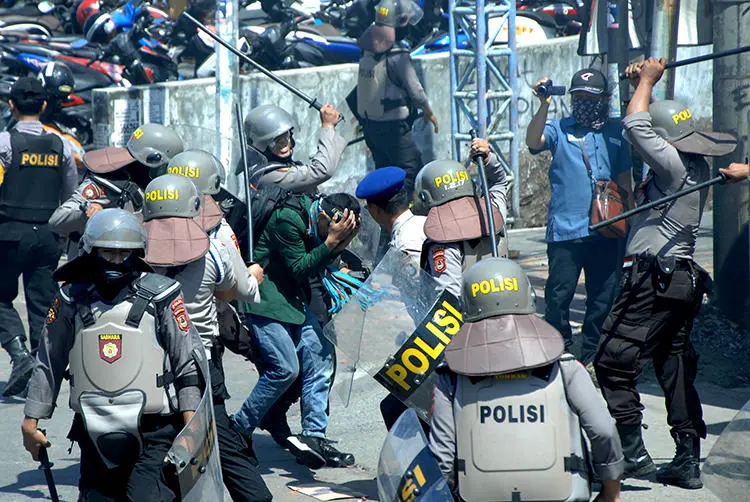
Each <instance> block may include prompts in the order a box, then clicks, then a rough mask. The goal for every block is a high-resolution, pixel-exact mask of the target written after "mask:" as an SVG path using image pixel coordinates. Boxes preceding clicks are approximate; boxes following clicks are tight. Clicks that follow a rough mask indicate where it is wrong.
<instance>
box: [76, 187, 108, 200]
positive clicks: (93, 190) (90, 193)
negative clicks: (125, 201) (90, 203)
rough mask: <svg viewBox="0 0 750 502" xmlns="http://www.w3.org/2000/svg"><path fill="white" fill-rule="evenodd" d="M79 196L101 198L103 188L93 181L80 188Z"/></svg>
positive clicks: (87, 198) (91, 198) (92, 198)
mask: <svg viewBox="0 0 750 502" xmlns="http://www.w3.org/2000/svg"><path fill="white" fill-rule="evenodd" d="M81 196H83V198H84V199H86V200H96V199H101V198H102V197H103V196H104V190H102V189H101V188H100V187H99V186H98V185H97V184H95V183H89V184H88V185H86V186H85V187H83V190H81Z"/></svg>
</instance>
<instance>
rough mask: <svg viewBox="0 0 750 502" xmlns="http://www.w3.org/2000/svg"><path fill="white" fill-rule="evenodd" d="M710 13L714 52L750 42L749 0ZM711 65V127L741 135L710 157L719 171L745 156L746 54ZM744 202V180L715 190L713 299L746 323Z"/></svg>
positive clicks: (748, 273)
mask: <svg viewBox="0 0 750 502" xmlns="http://www.w3.org/2000/svg"><path fill="white" fill-rule="evenodd" d="M713 15H714V19H713V26H714V49H715V50H717V51H719V52H722V51H724V50H726V49H734V48H736V47H737V46H738V45H740V46H745V45H750V32H749V31H748V29H747V26H748V24H750V1H736V2H731V3H730V2H713ZM713 66H714V68H713V72H714V73H713V75H714V78H713V86H714V99H713V109H714V110H715V111H714V115H713V128H714V130H717V131H732V132H734V133H736V136H737V137H738V138H740V141H739V144H738V145H737V149H736V150H735V151H734V152H733V153H731V154H730V155H727V156H726V157H721V158H717V159H716V160H714V168H717V169H718V168H720V167H726V166H727V165H729V164H730V163H731V162H742V161H743V160H744V159H745V156H746V155H747V154H748V144H747V138H748V137H749V136H750V125H749V123H748V112H750V106H748V104H747V100H746V99H743V96H744V89H746V88H747V68H750V54H747V53H745V54H743V55H736V56H733V57H726V58H721V59H715V60H714V65H713ZM749 203H750V195H749V194H748V184H747V183H736V184H733V185H724V186H720V187H717V189H716V190H715V191H714V279H715V282H714V284H715V287H714V293H715V295H714V299H715V301H716V302H717V304H718V306H719V307H720V308H721V310H722V311H723V312H724V313H725V314H726V315H727V316H729V317H731V318H733V319H735V320H736V321H740V322H741V321H743V320H744V321H745V322H746V323H747V325H748V326H749V327H750V284H749V282H750V270H749V269H750V267H749V265H748V261H749V260H750V252H749V251H748V246H749V245H750V239H749V238H748V220H749V219H750V218H748V210H747V208H748V205H749ZM743 318H744V319H743Z"/></svg>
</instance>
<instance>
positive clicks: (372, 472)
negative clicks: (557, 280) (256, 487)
mask: <svg viewBox="0 0 750 502" xmlns="http://www.w3.org/2000/svg"><path fill="white" fill-rule="evenodd" d="M705 220H708V222H710V215H707V217H706V218H704V221H705ZM710 235H711V231H710V227H709V228H705V227H704V230H703V231H702V232H701V239H700V242H699V250H698V251H699V252H698V255H697V256H698V259H699V261H701V262H703V263H704V264H708V263H706V262H707V261H708V260H710ZM542 238H543V233H541V232H540V231H521V232H514V233H513V235H512V236H511V248H512V249H518V250H520V251H521V256H520V258H519V259H520V261H521V263H522V264H523V265H524V267H525V268H526V269H527V270H528V272H529V273H530V274H531V275H532V279H533V282H534V283H535V287H536V289H537V293H538V294H539V295H540V296H541V293H542V292H543V281H544V278H545V277H546V260H545V255H544V244H543V242H542ZM706 258H708V260H707V259H706ZM581 293H583V291H582V290H581ZM576 302H577V303H578V302H580V303H581V304H582V298H581V297H580V295H579V297H578V298H577V300H576ZM17 304H18V307H19V309H23V299H22V298H21V299H19V301H18V302H17ZM581 306H582V305H574V312H573V318H574V319H576V320H578V321H580V307H581ZM22 316H23V312H22ZM225 369H226V373H227V377H228V387H229V391H230V393H231V394H232V398H231V399H230V400H229V402H228V405H227V407H228V409H230V410H236V409H237V408H238V407H239V406H240V404H241V402H242V400H243V399H244V398H245V397H246V396H247V394H248V393H249V391H250V390H251V389H252V387H253V385H254V383H255V381H256V379H257V373H256V372H255V369H254V368H253V367H252V365H250V363H248V362H246V361H243V360H242V359H240V358H239V357H236V356H234V355H233V354H227V356H226V360H225ZM9 371H10V364H9V361H8V359H7V358H6V357H4V356H3V355H0V386H2V385H3V383H4V382H5V381H6V379H7V376H8V373H9ZM358 376H359V375H358ZM640 390H641V392H642V394H643V401H644V404H645V406H646V410H645V422H646V423H647V424H648V425H649V428H648V429H647V430H646V431H644V437H645V441H646V444H647V446H648V448H649V451H650V453H651V455H652V456H653V457H654V460H655V461H656V463H657V464H661V463H665V462H668V461H669V460H670V459H671V457H672V455H673V454H674V444H673V442H672V439H671V437H670V436H669V431H668V428H667V426H666V414H665V412H664V404H663V396H662V394H661V391H660V389H659V387H658V385H656V383H655V382H654V380H653V379H646V381H644V383H643V384H642V385H641V387H640ZM699 391H700V393H701V397H702V398H703V401H704V414H705V419H706V422H707V424H708V432H709V436H708V438H707V439H706V441H704V442H703V444H702V448H703V450H702V456H703V457H704V458H705V456H706V455H708V453H709V451H710V449H711V446H712V445H713V443H714V442H715V441H716V438H717V437H718V435H719V434H720V433H721V431H722V430H723V428H724V427H725V426H726V424H727V423H728V422H729V421H730V420H731V419H732V418H733V417H734V415H735V414H736V412H737V410H739V409H740V408H741V407H742V405H743V404H744V403H745V402H746V401H747V400H748V398H750V389H746V388H741V389H723V388H719V387H716V386H714V385H711V384H707V383H701V382H699ZM68 395H69V392H68V389H67V388H66V387H65V386H64V387H63V390H62V391H61V393H60V397H59V400H58V404H59V408H58V409H57V411H56V413H55V416H54V418H53V419H52V420H49V421H46V422H43V426H44V427H46V428H47V431H48V435H49V438H50V441H51V442H52V448H50V450H49V454H50V458H51V460H52V461H53V462H55V466H54V469H53V470H54V476H55V480H56V482H57V485H58V491H59V493H60V496H61V499H62V500H66V501H73V500H76V498H77V489H76V483H77V479H78V449H77V447H75V446H74V447H73V449H72V452H71V453H68V448H69V446H70V442H69V441H67V440H66V439H65V436H66V434H67V431H68V428H69V426H70V422H71V418H72V413H71V412H70V410H69V409H68V407H67V400H68ZM384 396H385V391H384V390H383V389H382V388H381V387H380V386H379V385H378V384H377V383H375V382H374V380H372V379H371V378H369V377H367V376H363V377H359V378H356V379H355V382H354V391H353V392H352V398H351V402H350V404H349V406H348V407H346V408H345V407H343V405H342V403H341V401H340V399H339V398H338V397H334V398H333V400H332V411H331V423H330V426H329V431H328V435H329V437H330V438H331V439H334V440H338V441H339V444H338V445H337V446H338V447H339V448H340V449H341V450H345V451H350V452H352V453H354V454H355V456H356V458H357V464H356V466H354V467H351V468H347V469H321V470H319V471H316V472H311V471H309V470H307V469H306V468H304V467H302V466H300V465H298V464H297V463H296V462H295V461H294V458H293V457H292V456H291V455H290V454H289V453H287V452H285V451H282V450H280V449H279V448H278V447H277V446H276V444H275V443H274V442H273V441H272V440H271V438H270V437H269V436H268V435H266V434H265V433H264V432H258V433H256V435H255V450H256V452H257V454H258V456H259V457H260V460H261V472H262V474H263V477H264V479H265V481H266V483H267V484H268V486H269V488H270V489H271V491H272V493H273V494H274V496H275V500H279V501H300V502H304V501H305V500H312V499H311V498H309V497H307V496H305V495H300V494H298V493H296V492H294V491H292V490H291V489H290V488H289V486H290V485H294V484H298V483H323V484H336V485H341V486H344V487H346V488H348V489H350V490H354V491H356V492H358V493H360V494H361V495H363V496H366V497H367V498H368V499H370V500H378V496H377V486H376V482H375V477H376V475H377V464H378V455H379V451H380V447H381V445H382V443H383V439H384V437H385V434H386V431H385V427H384V426H383V424H382V421H381V419H380V412H379V408H378V404H379V402H380V400H381V399H382V398H383V397H384ZM22 418H23V400H21V399H7V400H4V401H0V442H1V443H2V444H4V445H5V446H4V447H3V449H4V451H5V453H4V454H3V455H2V456H0V458H1V459H2V460H0V501H32V500H44V499H47V498H49V493H48V491H47V488H46V485H45V482H44V477H43V475H42V473H41V472H40V471H38V470H37V468H36V467H37V465H36V464H35V463H34V462H33V461H32V460H31V458H30V456H29V455H28V454H27V453H26V451H25V450H24V449H23V446H22V442H21V434H20V423H21V420H22ZM290 424H291V425H292V429H293V430H297V431H298V430H299V408H298V406H295V407H294V408H293V409H292V413H291V416H290ZM498 454H508V455H512V454H513V452H498ZM227 500H229V499H228V497H227ZM623 500H624V501H638V502H651V501H665V500H679V501H681V502H697V501H711V502H714V501H718V500H719V499H718V498H717V497H715V496H714V495H713V494H712V493H711V492H710V491H709V490H707V489H705V488H704V489H702V490H696V491H687V490H681V489H678V488H674V487H666V486H662V485H659V484H655V483H650V482H648V481H631V480H627V481H625V482H624V493H623ZM745 500H750V495H748V498H747V499H745Z"/></svg>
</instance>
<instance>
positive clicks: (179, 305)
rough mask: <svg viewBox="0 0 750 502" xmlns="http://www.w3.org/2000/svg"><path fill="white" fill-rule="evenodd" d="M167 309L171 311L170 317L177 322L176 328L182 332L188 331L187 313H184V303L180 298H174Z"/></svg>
mask: <svg viewBox="0 0 750 502" xmlns="http://www.w3.org/2000/svg"><path fill="white" fill-rule="evenodd" d="M169 309H170V310H171V311H172V315H173V316H174V318H175V320H176V321H177V326H178V327H179V328H180V330H182V331H187V330H188V329H190V321H189V320H188V316H187V312H186V311H185V302H183V300H182V298H175V299H174V300H172V303H170V304H169Z"/></svg>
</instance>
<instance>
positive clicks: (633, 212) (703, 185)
mask: <svg viewBox="0 0 750 502" xmlns="http://www.w3.org/2000/svg"><path fill="white" fill-rule="evenodd" d="M724 181H726V176H724V175H723V174H720V175H718V176H717V177H715V178H711V179H710V180H708V181H704V182H703V183H698V184H697V185H694V186H691V187H690V188H687V189H685V190H680V191H679V192H676V193H673V194H671V195H667V196H666V197H662V198H661V199H658V200H655V201H652V202H649V203H648V204H643V205H642V206H638V207H636V208H635V209H631V210H630V211H625V212H624V213H622V214H620V215H617V216H615V217H614V218H610V219H608V220H604V221H600V222H599V223H597V224H596V225H589V231H591V232H593V231H595V230H599V229H600V228H604V227H606V226H609V225H611V224H613V223H617V222H618V221H620V220H624V219H625V218H630V217H631V216H634V215H636V214H638V213H642V212H643V211H647V210H649V209H651V208H653V207H656V206H660V205H662V204H666V203H667V202H670V201H673V200H675V199H679V198H680V197H682V196H683V195H687V194H689V193H693V192H695V191H698V190H702V189H704V188H706V187H710V186H711V185H716V184H717V183H722V182H724Z"/></svg>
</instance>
